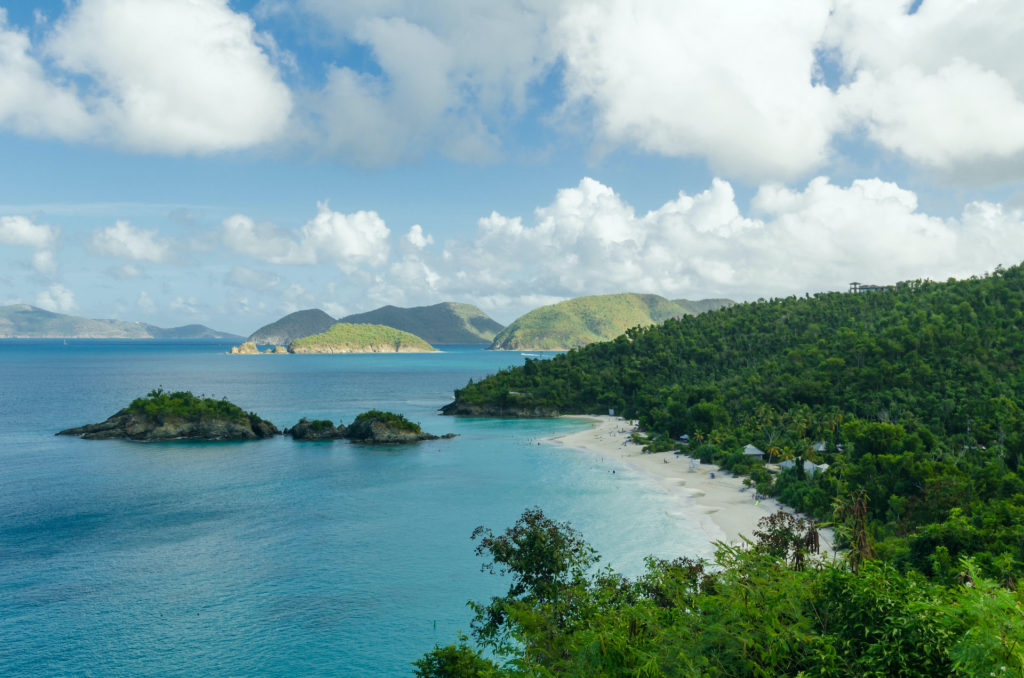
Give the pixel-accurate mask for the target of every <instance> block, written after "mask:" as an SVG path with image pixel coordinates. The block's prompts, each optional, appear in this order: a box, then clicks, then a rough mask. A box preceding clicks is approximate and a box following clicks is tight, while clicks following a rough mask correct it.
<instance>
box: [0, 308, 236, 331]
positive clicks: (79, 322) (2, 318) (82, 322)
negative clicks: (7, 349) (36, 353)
mask: <svg viewBox="0 0 1024 678" xmlns="http://www.w3.org/2000/svg"><path fill="white" fill-rule="evenodd" d="M0 337H3V338H26V339H37V338H48V337H52V338H57V339H60V338H65V339H240V338H241V337H239V336H238V335H237V334H230V333H228V332H218V331H217V330H212V329H210V328H209V327H206V326H205V325H184V326H182V327H172V328H163V327H157V326H156V325H148V324H146V323H137V322H128V321H125V320H93V319H91V318H83V317H81V316H77V315H65V314H63V313H53V312H52V311H44V310H43V309H41V308H36V307H35V306H29V305H27V304H15V305H13V306H0Z"/></svg>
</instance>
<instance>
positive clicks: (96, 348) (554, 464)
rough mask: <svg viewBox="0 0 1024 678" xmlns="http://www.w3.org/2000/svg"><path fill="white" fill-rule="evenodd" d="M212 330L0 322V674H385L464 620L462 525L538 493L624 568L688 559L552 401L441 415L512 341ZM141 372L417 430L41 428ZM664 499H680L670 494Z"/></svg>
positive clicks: (489, 591) (95, 406) (645, 501)
mask: <svg viewBox="0 0 1024 678" xmlns="http://www.w3.org/2000/svg"><path fill="white" fill-rule="evenodd" d="M229 346H230V344H227V343H223V342H214V341H197V342H184V341H177V342H161V341H138V340H136V341H117V340H68V342H67V344H66V345H65V344H64V342H62V341H60V340H2V341H0V675H3V676H8V677H11V676H103V677H118V676H376V675H382V676H391V675H395V676H402V675H410V673H411V666H410V662H411V661H412V660H413V659H416V658H417V657H419V656H420V655H421V654H422V653H423V652H425V651H427V650H429V649H430V648H431V647H432V646H433V645H434V644H435V643H438V642H440V643H442V644H447V643H450V642H452V641H453V640H454V639H455V635H456V633H457V632H458V631H459V630H463V631H466V632H468V631H469V621H470V618H471V614H470V611H469V609H468V608H467V607H466V601H467V600H469V599H477V600H485V599H487V598H488V597H489V596H491V595H497V594H501V593H502V592H504V591H505V590H506V589H507V583H506V582H504V581H502V580H501V579H500V578H499V577H497V576H494V575H487V574H484V573H481V572H480V561H479V560H478V559H477V558H476V556H475V555H474V554H473V546H474V544H473V542H472V541H471V540H470V533H471V532H472V531H473V528H474V527H476V526H477V525H480V524H484V525H487V526H489V527H491V528H493V529H494V530H495V531H499V530H504V529H505V528H506V527H508V526H509V525H511V524H512V523H513V522H515V520H516V518H517V517H518V516H519V515H520V514H521V513H522V511H523V509H524V508H527V507H530V506H534V505H536V506H540V507H541V508H542V509H543V510H544V511H545V513H547V514H548V515H550V516H551V517H553V518H556V519H558V520H567V521H569V522H571V523H572V524H573V525H574V526H575V527H576V528H577V529H579V530H580V531H581V532H582V533H583V534H584V536H585V537H586V538H587V539H588V540H589V541H590V542H591V543H592V544H593V545H594V546H595V547H597V548H598V550H599V551H600V552H601V553H602V555H603V556H604V559H603V563H604V564H611V565H612V566H613V567H615V568H616V569H617V570H619V571H620V572H623V573H625V574H628V575H636V574H638V573H640V572H641V571H642V569H643V557H644V556H645V555H647V554H652V553H653V554H656V555H659V556H676V555H682V554H689V555H697V556H709V555H710V553H711V547H710V546H709V545H708V544H707V543H706V539H705V537H704V536H703V534H702V533H701V532H700V531H699V530H698V529H697V527H696V525H695V524H692V523H690V522H689V521H688V520H686V519H685V517H680V515H679V514H680V510H681V509H680V506H679V505H678V504H677V503H676V501H675V500H673V499H671V498H669V497H668V496H667V495H666V493H664V492H663V491H661V490H659V489H658V487H657V486H656V485H655V484H653V483H652V482H650V481H649V480H648V479H646V478H644V477H642V476H640V475H638V474H635V473H632V472H630V471H628V470H624V469H621V468H617V467H616V468H617V473H614V474H613V473H611V469H612V468H613V467H612V466H610V465H609V463H605V462H603V461H602V460H601V459H600V458H597V457H595V456H593V455H590V454H585V453H581V452H578V451H574V450H568V449H564V448H560V447H557V446H551V445H538V444H537V439H539V438H542V437H545V436H549V435H552V434H557V433H564V432H568V431H572V430H576V429H578V428H579V427H581V426H585V425H586V424H584V423H581V422H579V421H574V420H525V421H524V420H497V419H459V418H452V417H442V416H440V415H439V414H438V413H437V410H438V408H439V407H440V406H441V405H443V404H445V403H446V402H449V401H450V400H451V399H452V391H453V389H455V388H458V387H461V386H463V385H464V384H465V383H466V382H467V381H468V380H469V379H470V378H472V379H479V378H481V377H483V376H485V375H487V374H491V373H493V372H495V371H497V370H498V369H501V368H503V367H506V366H508V365H515V364H521V363H522V361H523V360H524V358H523V357H522V356H521V355H519V354H518V353H506V352H492V351H485V350H482V349H481V348H479V347H444V349H445V350H444V352H443V353H440V354H406V355H391V354H378V355H334V356H314V355H307V356H294V355H281V356H277V355H258V356H230V355H226V351H227V350H228V348H229ZM158 386H162V387H163V388H165V389H167V390H191V391H193V392H194V393H196V394H205V395H208V396H211V395H212V396H216V397H218V398H220V397H226V398H227V399H228V400H230V401H232V402H234V403H236V404H237V405H240V406H241V407H243V408H244V409H246V410H248V411H253V412H256V413H257V414H259V415H260V416H262V417H264V418H266V419H269V420H271V421H273V422H274V423H275V424H277V426H278V427H280V428H284V427H286V426H291V425H292V424H294V423H295V422H296V421H297V420H298V419H299V418H300V417H302V416H307V417H310V418H329V419H332V420H334V421H335V422H337V421H338V420H341V421H342V422H343V423H348V422H350V421H351V420H352V418H353V417H354V416H355V415H356V414H358V413H359V412H362V411H364V410H367V409H371V408H378V409H386V410H392V411H396V412H400V413H402V414H404V415H406V416H407V417H409V418H410V419H412V420H413V421H417V422H419V423H420V424H422V426H423V428H424V430H426V431H429V432H431V433H437V434H442V433H448V432H453V433H457V434H458V437H457V438H454V439H452V440H441V441H436V442H427V443H421V444H419V445H415V446H398V447H383V446H382V447H374V446H355V445H350V444H348V443H344V442H332V443H299V442H294V441H292V440H291V439H290V438H285V437H277V438H274V439H270V440H264V441H257V442H245V443H202V444H196V443H132V442H127V441H89V440H80V439H77V438H68V437H63V436H62V437H54V435H53V434H54V433H55V432H56V431H58V430H60V429H63V428H67V427H70V426H77V425H81V424H86V423H92V422H97V421H102V420H104V419H106V418H107V417H108V416H110V415H111V414H113V413H114V412H116V411H117V410H118V409H120V408H122V407H124V406H125V405H127V404H128V403H129V402H130V401H131V400H133V399H134V398H136V397H139V396H143V395H145V394H146V393H147V392H149V391H150V390H151V389H153V388H156V387H158ZM683 510H685V507H683Z"/></svg>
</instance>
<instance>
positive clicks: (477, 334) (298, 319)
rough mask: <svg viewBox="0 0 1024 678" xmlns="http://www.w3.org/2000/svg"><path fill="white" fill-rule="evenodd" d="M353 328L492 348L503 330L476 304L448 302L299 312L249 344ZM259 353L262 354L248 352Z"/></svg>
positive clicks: (253, 337)
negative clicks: (337, 314) (381, 328)
mask: <svg viewBox="0 0 1024 678" xmlns="http://www.w3.org/2000/svg"><path fill="white" fill-rule="evenodd" d="M339 322H340V323H346V324H350V325H385V326H387V327H393V328H395V329H396V330H402V331H403V332H408V333H409V334H413V335H416V336H417V337H419V338H421V339H423V340H424V341H425V342H427V343H428V344H431V345H434V344H484V345H486V344H489V343H491V340H493V339H494V335H495V334H497V333H498V332H499V331H501V329H502V325H501V324H500V323H497V322H495V321H494V320H492V319H491V318H490V317H488V316H487V314H485V313H484V312H483V311H481V310H480V309H479V308H477V307H476V306H473V305H472V304H461V303H456V302H451V301H445V302H442V303H439V304H434V305H433V306H416V307H413V308H400V307H398V306H382V307H381V308H378V309H374V310H372V311H367V312H365V313H355V314H352V315H347V316H345V317H343V318H341V319H335V318H332V317H331V316H330V315H328V314H327V313H326V312H324V311H322V310H320V309H318V308H311V309H306V310H304V311H296V312H294V313H289V314H288V315H286V316H284V317H282V318H279V319H278V320H275V321H274V322H272V323H270V324H269V325H264V326H263V327H261V328H259V329H258V330H256V331H255V332H253V333H252V334H251V335H249V337H248V339H247V341H249V342H252V343H253V344H256V345H258V346H267V345H270V346H288V345H289V344H291V343H292V342H293V341H295V340H296V339H302V338H303V337H308V336H311V335H314V334H322V333H323V332H326V331H327V330H329V329H330V328H331V326H332V325H335V324H337V323H339ZM248 352H258V351H248Z"/></svg>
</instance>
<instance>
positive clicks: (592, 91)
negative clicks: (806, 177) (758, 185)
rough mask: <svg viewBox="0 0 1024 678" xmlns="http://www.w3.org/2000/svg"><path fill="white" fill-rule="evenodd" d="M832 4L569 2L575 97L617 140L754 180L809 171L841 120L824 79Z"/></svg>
mask: <svg viewBox="0 0 1024 678" xmlns="http://www.w3.org/2000/svg"><path fill="white" fill-rule="evenodd" d="M830 5H831V3H830V2H828V1H827V0H783V1H781V2H771V3H765V2H760V1H759V0H734V1H732V2H717V1H716V0H690V1H687V2H679V1H678V0H641V1H635V2H631V1H626V0H608V1H599V2H591V1H586V2H570V3H569V4H568V6H567V9H566V11H565V13H564V15H563V16H562V17H561V20H560V22H559V35H560V38H561V40H560V43H561V46H562V52H563V54H564V56H565V64H566V72H565V82H566V89H567V94H568V96H569V99H570V100H571V101H577V102H583V103H586V104H589V105H591V106H592V107H593V109H594V114H595V124H596V127H597V130H598V132H599V134H600V135H602V136H603V137H605V138H606V139H607V140H609V141H611V142H613V143H622V144H629V145H633V146H635V147H638V148H640V149H642V150H645V151H649V152H653V153H659V154H663V155H672V156H703V157H706V158H708V160H709V162H710V164H711V166H712V167H713V168H717V169H718V170H719V171H722V172H726V173H729V174H733V175H738V176H742V177H747V178H765V177H778V178H785V177H790V176H797V175H800V174H802V173H803V172H805V171H807V169H808V168H812V167H815V166H817V165H819V164H820V163H821V162H822V161H823V160H825V158H826V157H827V155H828V147H829V143H830V139H831V136H832V133H833V131H834V129H835V128H836V125H837V123H838V118H837V116H836V110H835V106H834V102H833V96H832V93H831V92H830V90H829V89H828V88H827V87H826V86H825V85H823V84H819V83H816V82H815V70H816V56H815V49H816V46H817V45H818V44H819V42H820V41H821V39H822V36H823V34H824V31H825V28H826V25H827V22H828V19H829V9H830Z"/></svg>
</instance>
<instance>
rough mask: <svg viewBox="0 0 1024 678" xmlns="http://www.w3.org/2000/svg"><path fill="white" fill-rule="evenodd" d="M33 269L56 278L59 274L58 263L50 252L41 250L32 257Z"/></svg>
mask: <svg viewBox="0 0 1024 678" xmlns="http://www.w3.org/2000/svg"><path fill="white" fill-rule="evenodd" d="M32 268H34V269H35V270H36V271H37V272H38V273H42V274H43V275H48V276H54V275H56V274H57V262H56V260H54V258H53V252H51V251H50V250H40V251H38V252H36V253H35V254H33V255H32Z"/></svg>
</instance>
